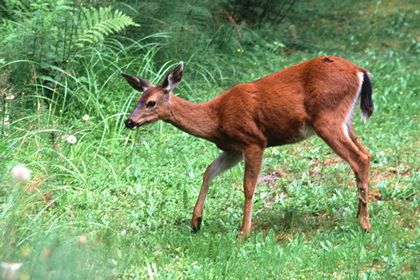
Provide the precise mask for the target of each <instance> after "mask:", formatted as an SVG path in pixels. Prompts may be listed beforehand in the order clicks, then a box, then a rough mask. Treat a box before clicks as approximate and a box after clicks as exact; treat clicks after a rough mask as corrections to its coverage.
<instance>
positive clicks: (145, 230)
mask: <svg viewBox="0 0 420 280" xmlns="http://www.w3.org/2000/svg"><path fill="white" fill-rule="evenodd" d="M326 3H327V2H326ZM328 3H329V2H328ZM351 3H352V2H351V1H345V2H343V4H340V5H349V6H351ZM362 4H364V5H365V6H363V7H362V6H361V5H362ZM417 6H418V5H417ZM417 6H416V5H415V4H413V3H410V1H406V2H405V4H404V5H401V6H399V7H398V8H396V6H389V5H386V6H381V5H379V4H372V5H371V6H369V3H368V2H366V3H365V2H363V3H362V2H358V5H356V6H355V7H354V8H352V10H351V14H353V13H354V14H357V11H358V9H361V11H362V12H363V13H361V14H360V15H361V16H360V17H358V18H357V21H352V22H346V21H343V20H342V18H343V13H344V11H346V13H347V12H348V9H347V10H345V9H344V8H343V6H335V7H324V9H321V8H319V9H321V11H322V13H318V14H317V15H318V16H319V17H320V19H318V20H317V21H315V22H314V23H313V24H315V25H316V26H318V25H319V26H320V27H322V28H321V29H319V28H318V29H317V32H313V34H311V35H309V34H310V32H311V31H313V30H314V29H313V27H314V26H306V29H305V24H304V22H299V21H296V28H298V31H299V32H301V33H299V34H307V35H305V36H303V35H302V37H305V38H308V40H310V41H311V42H313V45H312V47H311V48H312V49H310V50H308V49H306V50H305V51H296V50H294V51H293V52H292V53H293V54H292V55H290V56H288V57H286V56H284V55H279V54H274V53H272V52H271V51H262V50H261V51H260V52H257V51H256V50H255V49H252V48H251V47H250V48H247V46H246V44H245V46H244V47H243V49H244V50H245V51H244V52H243V53H242V52H237V51H236V50H235V52H232V53H224V54H222V55H220V57H214V60H212V61H208V62H207V63H208V64H207V65H214V68H210V67H204V66H202V65H200V64H198V63H196V62H194V58H192V60H191V61H190V62H188V63H186V69H185V73H184V80H183V82H182V84H181V85H180V87H179V88H177V89H176V90H175V93H176V94H178V95H180V96H182V97H184V98H187V99H189V100H191V101H194V102H203V101H206V100H209V99H211V98H213V97H214V96H216V95H218V94H220V93H221V92H222V91H223V90H225V89H226V88H227V87H228V86H230V85H232V84H237V83H241V82H247V81H251V80H254V79H257V78H259V77H262V76H264V75H267V74H269V73H271V72H274V71H278V70H281V69H282V68H284V67H285V66H291V65H293V64H295V63H298V62H300V61H303V60H307V59H310V58H313V57H316V56H318V55H321V54H324V53H331V54H335V55H340V56H342V57H344V58H346V59H349V60H351V61H353V62H355V63H356V64H358V65H360V66H362V67H365V68H367V69H369V70H370V71H371V72H372V74H373V81H374V88H375V91H374V95H373V99H374V103H375V111H374V114H373V116H372V118H371V120H370V121H369V122H368V123H367V124H366V125H364V124H362V122H361V121H360V116H359V114H357V115H356V116H355V119H354V122H355V129H356V132H357V134H358V136H359V137H360V138H361V140H362V142H363V143H364V145H365V146H366V147H367V148H368V149H369V151H370V152H371V154H372V163H371V190H372V195H371V200H372V202H371V204H370V214H371V225H372V233H369V234H363V233H361V232H360V230H359V227H358V221H357V218H356V217H355V214H356V211H357V190H356V187H355V182H354V175H353V174H352V172H351V170H350V167H349V166H348V164H346V163H344V162H343V161H342V160H341V159H340V158H338V157H337V156H336V155H335V154H334V153H333V152H332V151H331V150H330V149H329V148H328V147H327V146H326V144H324V143H323V142H322V141H321V140H320V139H318V138H315V137H313V138H311V139H309V140H308V141H306V142H302V143H299V144H297V145H292V146H283V147H275V148H270V149H267V151H266V153H265V159H264V165H263V169H262V172H261V174H262V176H265V175H268V174H271V173H273V172H278V173H279V174H281V178H278V179H276V180H274V181H273V182H263V183H261V184H260V185H259V187H258V189H257V191H256V194H255V204H254V212H253V233H252V235H251V237H250V238H248V239H247V240H244V241H242V242H238V241H237V239H236V237H237V234H238V232H237V229H238V228H239V227H240V222H241V219H242V204H243V194H242V180H243V166H242V164H240V165H238V166H236V167H234V168H233V169H232V170H230V171H228V172H226V173H224V174H222V175H221V176H220V177H218V178H216V179H215V180H214V181H213V184H212V186H211V188H210V191H209V194H208V199H207V201H206V208H205V212H204V221H203V227H202V229H201V231H200V232H199V233H197V234H193V233H191V229H190V226H189V223H190V218H191V215H192V208H193V206H194V204H195V200H196V198H197V196H198V192H199V188H200V185H201V177H202V174H203V172H204V170H205V168H206V167H207V165H208V164H210V163H211V162H212V160H213V159H214V158H216V157H217V156H218V154H219V153H220V151H219V150H218V149H217V148H216V147H214V146H213V145H212V144H211V143H208V142H206V141H204V140H202V139H197V138H193V137H192V136H189V135H187V134H185V133H183V132H181V131H179V130H177V129H176V128H174V127H172V126H170V125H168V124H166V123H163V122H158V123H155V124H151V125H149V126H146V127H142V128H141V129H139V130H137V131H129V130H126V129H125V128H124V125H123V121H124V120H125V118H126V116H127V114H128V113H130V112H131V110H132V109H133V107H134V103H135V102H134V101H135V99H136V97H137V96H136V95H137V93H135V92H133V91H132V90H131V88H130V87H129V85H127V84H126V83H125V81H124V80H123V79H122V78H121V77H120V76H119V72H120V71H124V72H128V73H132V74H135V75H138V76H142V77H145V78H147V79H149V80H151V81H153V82H155V83H159V82H160V80H161V79H162V77H163V76H164V75H165V73H167V70H168V69H170V68H171V67H172V66H173V65H175V64H176V63H177V60H176V59H177V58H174V61H170V62H168V63H166V64H164V65H156V62H155V60H154V58H155V56H156V55H157V53H159V52H161V51H165V48H166V47H167V46H165V45H162V44H158V43H156V44H154V45H146V43H145V42H146V41H142V42H136V41H129V40H128V39H127V38H123V39H121V41H125V44H126V45H125V46H123V45H120V44H119V43H118V41H117V40H115V41H111V42H108V43H105V44H101V45H100V46H97V47H89V48H85V49H83V50H81V53H80V59H77V60H74V61H70V62H69V63H68V64H67V65H65V66H63V67H58V66H56V67H55V68H54V69H53V72H54V73H55V75H54V76H51V75H50V76H48V77H49V78H48V77H44V78H45V79H44V81H43V82H41V81H42V78H43V76H42V75H41V74H39V73H38V72H36V71H34V72H33V73H32V74H33V76H34V77H32V80H28V81H27V84H23V85H11V84H3V85H2V86H3V88H4V89H5V90H4V91H2V93H6V96H10V95H11V94H14V95H15V98H14V99H12V100H11V99H5V97H6V96H1V99H0V102H1V103H2V104H0V106H1V110H0V114H1V115H0V120H1V119H3V118H8V124H4V125H3V126H2V127H1V135H0V160H1V164H0V174H2V175H1V179H0V180H1V181H0V182H1V183H0V184H1V185H0V205H1V208H0V236H1V237H0V261H1V262H22V263H23V266H22V268H21V269H20V270H19V272H20V276H19V277H20V278H19V279H193V278H194V279H416V278H420V270H419V266H418V263H419V261H420V258H419V255H420V243H419V238H418V237H419V234H420V225H419V221H420V212H419V209H420V196H419V193H420V180H419V177H420V176H419V166H420V162H419V157H420V154H419V151H418V146H419V144H420V143H419V140H418V139H419V138H420V137H419V136H420V135H419V121H420V120H419V112H420V108H419V102H418V99H419V94H418V93H419V92H420V86H419V84H418V81H419V80H420V74H419V72H418V59H417V60H416V59H414V57H415V54H416V52H417V53H418V50H413V49H412V46H413V40H412V39H413V38H414V37H415V36H418V32H419V31H418V28H417V27H418V26H417V25H416V24H417V23H416V21H415V20H414V19H415V17H414V14H416V13H418V7H417ZM318 7H322V6H318ZM413 7H414V8H413ZM415 7H417V12H416V8H415ZM408 8H411V11H410V12H408ZM404 9H405V10H406V11H407V13H403V14H400V15H399V17H402V19H400V20H395V18H394V17H397V14H395V11H400V10H404ZM327 10H328V11H329V12H328V13H327V12H326V11H327ZM389 14H391V15H392V16H390V17H387V16H386V15H389ZM326 15H330V16H329V17H327V16H326ZM404 21H405V24H403V22H404ZM343 22H344V23H346V24H347V25H348V26H347V25H346V27H352V28H355V29H356V30H358V28H360V29H362V28H363V26H366V22H371V24H370V25H369V26H370V28H369V29H368V30H367V31H365V32H366V33H363V34H364V36H362V35H361V34H359V35H358V36H359V37H358V36H356V37H348V36H344V34H342V33H340V34H339V35H337V34H335V33H333V30H336V29H337V28H338V27H339V26H337V25H338V23H340V24H342V23H343ZM389 22H393V24H394V29H391V28H385V29H382V28H381V27H382V26H388V24H389ZM407 26H412V27H413V28H414V29H413V30H412V31H410V30H407V29H404V28H406V27H407ZM399 28H403V29H402V31H403V32H401V35H400V36H399V38H400V39H399V40H400V42H399V44H397V45H395V44H394V43H392V44H391V43H390V45H384V44H383V43H382V42H386V41H387V42H396V41H397V40H396V37H395V36H397V35H398V34H397V33H398V32H397V30H398V29H399ZM378 30H379V31H381V32H379V31H378ZM377 31H378V32H379V33H378V32H377ZM391 31H392V32H391ZM343 32H350V31H349V30H344V31H343ZM382 32H384V33H382ZM355 34H356V33H355ZM342 35H343V36H342ZM156 36H157V37H156V41H159V39H158V37H159V36H163V35H162V34H157V35H156ZM299 36H300V35H299ZM311 36H314V38H313V39H310V38H311ZM317 36H319V37H318V38H317ZM159 38H161V37H159ZM387 39H389V40H387ZM298 40H301V38H300V37H299V39H298ZM302 40H303V39H302ZM324 41H325V42H324ZM299 42H300V43H303V42H304V41H299ZM410 42H411V43H410ZM357 44H360V46H357ZM344 46H351V48H349V49H345V48H344ZM220 59H225V60H226V61H224V62H223V63H221V64H217V61H218V60H220ZM227 59H229V60H227ZM254 62H257V63H256V64H254ZM0 63H1V59H0ZM10 64H13V65H16V67H17V68H18V69H20V68H19V67H21V69H24V68H26V67H31V65H33V62H31V61H28V60H25V61H11V62H7V63H2V64H0V67H2V68H1V69H2V70H3V69H7V67H6V66H7V65H10ZM35 68H36V67H35V66H34V69H35ZM251 69H252V71H251ZM13 73H15V72H11V73H9V72H7V71H4V72H3V74H1V75H13ZM3 77H5V76H3ZM51 77H53V78H51ZM3 80H7V79H4V78H3V79H1V80H0V81H3ZM85 114H88V115H89V116H90V118H89V120H83V116H84V115H85ZM70 135H74V136H76V137H77V142H76V143H74V144H71V143H69V142H68V141H67V138H68V136H70ZM17 164H25V165H26V166H27V167H28V168H29V169H30V170H31V171H32V174H31V180H30V181H29V182H26V183H21V182H16V181H15V180H14V179H13V178H12V177H11V173H10V171H11V170H12V168H13V167H14V166H16V165H17Z"/></svg>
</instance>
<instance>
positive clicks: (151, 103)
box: [146, 101, 156, 108]
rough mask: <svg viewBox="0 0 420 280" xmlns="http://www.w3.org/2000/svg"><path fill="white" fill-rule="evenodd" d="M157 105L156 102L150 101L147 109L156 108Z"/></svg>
mask: <svg viewBox="0 0 420 280" xmlns="http://www.w3.org/2000/svg"><path fill="white" fill-rule="evenodd" d="M155 105H156V101H148V102H147V104H146V107H147V108H152V107H155Z"/></svg>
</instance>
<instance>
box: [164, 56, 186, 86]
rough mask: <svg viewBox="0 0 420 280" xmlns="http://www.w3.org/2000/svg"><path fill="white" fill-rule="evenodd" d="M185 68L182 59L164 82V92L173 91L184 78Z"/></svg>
mask: <svg viewBox="0 0 420 280" xmlns="http://www.w3.org/2000/svg"><path fill="white" fill-rule="evenodd" d="M183 69H184V63H183V62H182V61H181V62H180V63H179V64H178V65H177V66H176V67H175V68H174V70H172V71H171V73H169V74H168V76H166V78H165V80H164V81H163V83H162V90H163V91H164V92H167V93H168V92H171V91H172V90H173V89H174V88H175V87H176V86H177V85H179V83H180V82H181V79H182V70H183Z"/></svg>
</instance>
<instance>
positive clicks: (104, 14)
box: [76, 7, 139, 47]
mask: <svg viewBox="0 0 420 280" xmlns="http://www.w3.org/2000/svg"><path fill="white" fill-rule="evenodd" d="M81 12H82V14H81V16H80V22H79V24H78V34H80V35H79V36H78V38H77V41H76V45H77V46H78V47H83V46H84V45H85V44H86V43H87V44H93V43H98V42H102V41H104V39H105V37H106V36H109V35H111V34H114V33H117V32H120V31H122V30H123V29H124V28H126V27H127V26H139V25H138V24H137V23H135V22H134V21H133V19H132V18H131V17H129V16H127V15H125V14H124V13H122V12H121V11H119V10H116V11H114V12H113V11H112V10H111V7H107V8H103V7H100V8H99V10H98V9H95V8H91V9H82V11H81Z"/></svg>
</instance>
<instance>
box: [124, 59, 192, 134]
mask: <svg viewBox="0 0 420 280" xmlns="http://www.w3.org/2000/svg"><path fill="white" fill-rule="evenodd" d="M183 69H184V63H182V62H180V63H179V64H178V65H177V66H176V67H175V68H174V69H173V70H172V71H171V72H170V73H169V74H168V76H166V78H165V79H164V80H163V83H162V84H161V85H159V86H155V85H153V84H152V83H150V82H149V81H147V80H145V79H142V78H139V77H136V76H133V75H129V74H125V73H121V75H122V76H123V77H124V78H125V79H126V80H127V82H128V83H129V84H130V85H131V86H132V87H133V88H134V89H135V90H138V91H140V92H142V93H143V94H142V95H140V97H139V99H138V100H137V107H136V108H135V109H134V111H133V113H131V115H130V117H129V118H128V119H127V120H126V121H125V126H126V127H127V128H130V129H133V130H134V129H137V128H138V127H140V126H142V125H145V124H149V123H153V122H155V121H158V120H162V119H165V118H167V116H168V114H169V105H170V102H171V94H172V93H171V92H172V90H173V89H174V88H175V87H176V86H177V85H179V83H180V82H181V79H182V70H183Z"/></svg>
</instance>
